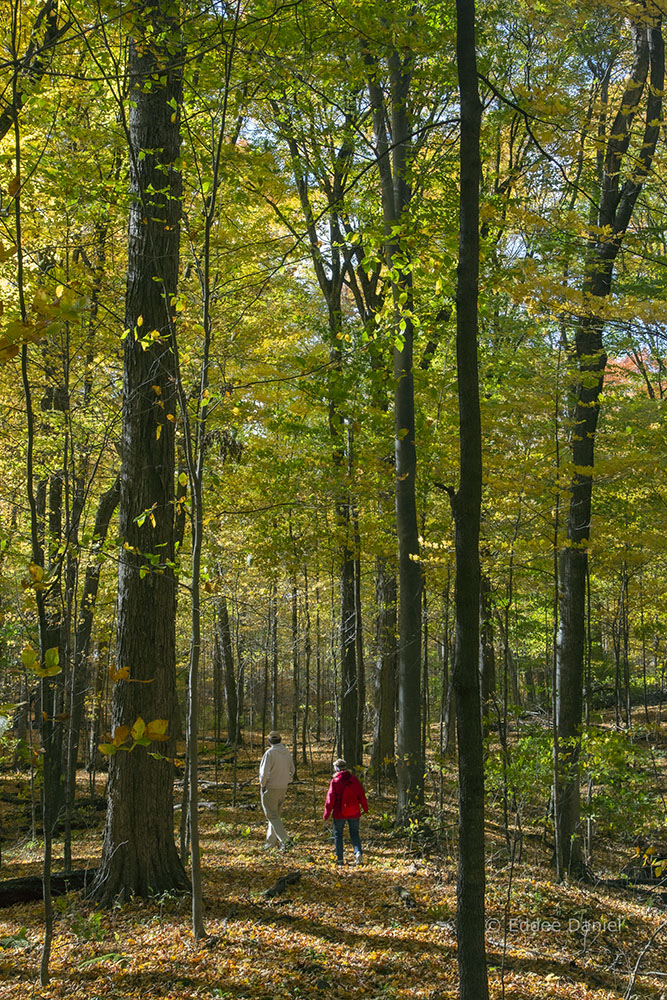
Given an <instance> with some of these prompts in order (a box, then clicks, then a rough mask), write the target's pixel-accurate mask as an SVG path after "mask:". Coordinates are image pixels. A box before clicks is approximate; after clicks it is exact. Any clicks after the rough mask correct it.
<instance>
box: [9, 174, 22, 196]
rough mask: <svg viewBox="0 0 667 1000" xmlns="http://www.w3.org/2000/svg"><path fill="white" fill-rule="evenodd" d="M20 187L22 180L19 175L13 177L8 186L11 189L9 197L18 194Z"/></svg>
mask: <svg viewBox="0 0 667 1000" xmlns="http://www.w3.org/2000/svg"><path fill="white" fill-rule="evenodd" d="M20 187H21V182H20V180H19V179H18V177H12V179H11V180H10V182H9V187H8V188H7V190H8V191H9V197H10V198H13V197H14V195H15V194H18V190H19V188H20Z"/></svg>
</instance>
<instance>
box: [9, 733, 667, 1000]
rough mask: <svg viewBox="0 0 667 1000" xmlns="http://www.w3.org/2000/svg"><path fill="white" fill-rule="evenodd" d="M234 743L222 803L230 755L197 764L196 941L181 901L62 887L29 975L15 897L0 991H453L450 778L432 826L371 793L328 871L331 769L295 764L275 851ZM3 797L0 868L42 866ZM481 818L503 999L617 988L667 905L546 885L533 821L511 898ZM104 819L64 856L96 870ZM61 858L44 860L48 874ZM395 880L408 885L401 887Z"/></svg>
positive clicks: (627, 893)
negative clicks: (395, 826)
mask: <svg viewBox="0 0 667 1000" xmlns="http://www.w3.org/2000/svg"><path fill="white" fill-rule="evenodd" d="M327 753H329V748H327ZM240 756H241V759H240V761H239V767H238V795H237V806H236V808H231V795H232V793H231V767H230V766H229V764H227V765H225V766H224V768H222V767H221V768H220V773H219V774H218V779H219V780H218V784H217V785H215V784H213V783H212V784H208V781H210V780H211V779H212V778H213V777H214V772H213V765H212V764H211V763H210V761H207V760H206V759H205V763H204V768H203V771H202V777H203V778H205V779H207V783H206V785H205V787H204V788H203V790H202V795H201V798H202V800H205V801H206V803H208V806H207V808H205V809H204V810H203V811H202V818H201V825H202V867H203V885H204V898H205V903H206V930H207V933H208V934H209V935H210V936H209V938H208V939H207V940H205V941H203V942H201V943H199V944H196V943H195V942H194V939H193V937H192V932H191V924H190V902H189V899H184V898H178V897H170V896H164V897H162V898H161V899H159V900H155V901H153V902H150V903H144V902H139V901H136V902H132V903H130V904H128V905H124V906H122V907H119V908H116V909H113V910H111V911H99V912H98V911H96V910H95V909H93V908H92V907H91V906H89V905H88V904H86V903H85V902H83V901H82V900H81V898H80V896H79V895H78V894H77V893H72V894H70V895H69V896H66V897H61V898H59V899H57V900H56V901H55V904H56V911H57V923H56V934H55V942H54V948H53V953H52V959H51V975H52V982H51V985H50V986H49V987H48V988H40V987H39V961H40V949H41V933H42V904H41V903H31V904H23V905H16V906H14V907H11V908H7V909H4V910H1V911H0V939H2V940H0V998H2V1000H5V998H7V1000H9V998H12V1000H18V998H28V997H30V998H35V1000H41V998H43V1000H46V998H61V997H73V998H79V997H80V998H84V997H85V998H86V1000H120V998H130V997H141V998H142V1000H177V998H178V1000H190V998H195V997H197V998H230V1000H231V998H235V1000H287V998H290V997H301V998H307V997H364V998H365V1000H391V998H397V1000H398V998H402V997H406V998H410V997H414V998H423V1000H450V998H451V1000H454V998H455V997H456V996H457V988H456V980H457V968H456V945H455V929H454V920H455V914H456V898H455V896H456V860H455V856H454V853H453V841H454V834H455V822H456V812H455V791H454V787H455V786H454V784H453V775H449V776H448V777H447V787H448V789H449V791H448V793H447V795H448V797H447V798H446V800H445V802H444V809H443V815H444V816H445V826H444V829H443V830H442V836H440V837H435V836H433V835H430V836H429V835H425V836H422V834H421V833H420V831H414V832H413V836H411V837H409V836H403V837H400V838H399V837H396V836H395V835H393V831H392V828H391V816H392V809H393V803H392V801H391V800H390V799H382V800H381V799H379V798H378V797H377V796H375V795H373V792H372V788H368V789H367V791H368V798H369V803H370V813H369V816H368V817H365V818H364V819H362V840H363V844H364V849H365V855H364V864H363V865H362V866H361V867H359V868H357V867H355V866H354V865H353V864H352V859H353V855H352V850H351V848H350V845H349V842H348V843H346V852H347V853H346V862H347V864H346V866H345V867H343V868H337V867H336V866H335V865H334V863H333V844H332V839H331V834H330V830H329V825H328V824H327V825H326V826H325V825H324V824H323V823H322V821H321V818H320V817H321V810H322V806H323V801H324V795H325V792H326V787H327V781H328V771H327V763H326V761H325V760H324V757H323V758H322V760H321V764H320V765H318V771H317V774H316V778H315V782H314V783H313V780H312V778H311V777H310V776H309V777H308V778H305V777H304V778H303V779H302V781H301V782H300V783H299V784H298V785H296V786H295V787H294V788H292V789H291V790H290V792H289V796H288V805H287V808H286V810H285V820H286V826H287V829H288V832H289V833H290V835H291V836H292V837H293V838H294V847H293V849H292V850H291V851H289V852H286V853H284V854H281V853H279V852H276V851H267V850H266V849H265V848H264V845H263V840H264V822H263V815H262V813H261V810H260V808H259V802H258V796H257V784H256V781H255V772H256V767H257V761H256V760H255V757H256V756H257V754H253V755H252V756H251V755H250V753H249V752H248V751H247V750H246V751H241V755H240ZM305 774H306V770H305V769H304V775H305ZM0 781H1V786H2V789H3V792H7V793H15V792H16V776H15V775H5V776H3V778H2V779H0ZM82 794H84V795H85V794H86V792H85V791H83V788H82ZM216 796H217V802H216ZM9 808H10V807H8V806H7V804H6V803H3V805H2V809H3V812H4V816H3V821H4V826H5V843H4V851H3V858H2V861H3V865H2V877H3V878H5V879H8V878H13V877H18V876H20V875H26V874H38V873H39V871H40V846H39V845H30V844H28V843H27V842H26V840H25V834H24V839H23V841H22V842H19V845H18V846H17V843H16V842H15V843H9V838H10V836H12V821H11V819H10V818H9ZM14 811H16V810H15V806H14ZM101 815H102V814H101V813H100V814H99V816H101ZM176 815H177V820H178V815H179V814H178V812H177V814H176ZM491 820H492V822H490V824H489V831H488V851H489V865H488V878H487V951H488V961H489V980H490V985H491V995H492V997H494V998H500V997H501V996H502V995H503V989H504V996H505V997H506V998H507V1000H522V998H528V997H530V996H533V995H540V996H541V997H550V998H554V1000H556V998H558V1000H560V998H587V1000H611V998H620V997H623V996H624V994H625V993H626V989H627V987H628V983H629V981H630V978H631V976H632V974H633V969H634V968H635V963H636V962H637V960H638V958H639V956H640V952H641V951H642V948H644V946H645V945H646V944H647V941H648V939H649V938H650V936H651V934H652V933H653V932H654V931H656V930H657V928H658V927H659V926H660V924H661V923H662V922H663V921H664V920H665V918H666V917H667V914H666V913H665V909H664V902H662V904H661V905H662V910H661V909H659V908H657V907H656V903H655V899H657V897H654V899H653V900H652V899H648V900H647V898H646V897H645V896H643V895H642V894H641V893H640V892H638V891H634V890H631V889H612V888H606V887H602V886H597V887H595V886H588V885H587V886H583V885H578V884H567V883H564V884H562V885H556V884H554V882H553V871H552V869H551V866H550V861H549V858H550V848H549V847H548V846H547V845H545V844H544V843H543V842H542V839H541V836H540V833H541V831H538V830H537V829H535V831H532V829H531V830H528V829H525V830H524V844H523V855H522V860H521V862H520V863H519V864H517V865H515V867H514V870H513V872H512V873H511V893H510V901H509V904H508V885H509V883H510V865H509V863H508V860H507V851H506V849H505V847H504V843H505V842H504V835H503V832H502V829H501V827H500V826H499V825H495V823H496V822H497V817H496V816H492V817H491ZM100 829H101V820H99V825H98V828H97V829H96V830H95V831H94V832H92V831H87V832H86V833H85V834H79V835H78V837H77V839H76V840H75V843H74V846H73V853H74V857H75V858H76V860H75V862H74V867H86V866H90V867H91V868H92V867H94V866H95V864H96V861H97V858H98V856H99V849H100V836H101V833H100ZM59 848H60V845H59V844H57V845H56V857H58V854H57V851H58V849H59ZM626 857H627V852H626V854H625V855H622V854H621V853H620V852H619V854H618V857H613V856H612V855H611V854H610V855H609V858H608V861H609V871H611V872H613V871H614V869H615V870H616V872H618V870H619V869H620V867H621V865H622V863H623V859H624V858H626ZM61 867H62V865H59V864H58V861H56V862H55V863H54V870H55V871H58V870H60V869H61ZM297 870H298V871H300V872H301V877H300V879H299V881H297V882H295V883H294V884H292V885H289V886H288V887H287V889H286V890H285V892H284V893H282V894H280V895H276V896H275V897H273V898H268V897H266V896H265V895H264V893H265V890H267V889H269V888H271V887H272V886H273V885H274V884H275V882H276V880H277V878H278V877H279V876H280V875H285V874H287V873H289V872H294V871H297ZM398 887H401V888H403V889H405V890H407V893H404V894H400V895H399V893H398V891H397V888H398ZM401 896H403V899H402V898H401ZM409 897H411V899H410V898H409ZM412 901H414V904H415V905H412ZM503 928H506V932H505V933H504V931H503ZM26 940H27V944H26ZM666 973H667V928H666V929H665V930H664V931H663V932H661V933H660V934H659V935H658V936H657V937H656V940H655V941H654V942H653V944H652V945H651V947H650V949H649V950H648V951H647V953H646V955H645V956H644V957H643V959H642V962H641V967H640V968H639V969H638V974H637V978H636V983H635V986H634V988H633V993H632V995H633V996H635V997H638V998H644V997H646V998H648V997H651V998H655V1000H657V998H659V997H663V998H664V997H665V996H667V993H664V992H661V990H667V976H666Z"/></svg>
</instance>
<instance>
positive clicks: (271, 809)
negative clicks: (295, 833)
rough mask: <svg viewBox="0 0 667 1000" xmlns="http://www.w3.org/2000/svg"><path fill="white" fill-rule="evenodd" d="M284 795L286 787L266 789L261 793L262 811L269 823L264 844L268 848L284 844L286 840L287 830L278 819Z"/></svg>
mask: <svg viewBox="0 0 667 1000" xmlns="http://www.w3.org/2000/svg"><path fill="white" fill-rule="evenodd" d="M286 794H287V786H285V787H284V788H282V787H278V788H266V789H265V790H264V791H263V792H262V809H263V810H264V815H265V816H266V818H267V820H268V821H269V825H268V827H267V829H266V843H267V845H268V846H269V847H275V846H276V844H284V843H285V841H286V840H287V830H286V829H285V827H284V826H283V821H282V819H281V818H280V810H281V809H282V807H283V802H284V801H285V795H286Z"/></svg>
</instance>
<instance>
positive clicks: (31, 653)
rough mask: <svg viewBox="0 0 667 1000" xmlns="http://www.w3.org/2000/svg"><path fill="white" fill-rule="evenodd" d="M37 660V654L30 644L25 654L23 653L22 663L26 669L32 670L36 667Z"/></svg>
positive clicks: (24, 651)
mask: <svg viewBox="0 0 667 1000" xmlns="http://www.w3.org/2000/svg"><path fill="white" fill-rule="evenodd" d="M36 660H37V652H36V651H35V650H34V649H33V648H32V646H31V645H30V643H28V644H27V646H25V647H24V649H23V652H22V653H21V662H22V663H23V666H24V667H27V668H28V669H29V670H32V669H33V668H34V666H35V661H36Z"/></svg>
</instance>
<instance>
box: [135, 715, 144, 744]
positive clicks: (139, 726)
mask: <svg viewBox="0 0 667 1000" xmlns="http://www.w3.org/2000/svg"><path fill="white" fill-rule="evenodd" d="M145 731H146V723H145V722H144V720H143V719H142V718H141V716H139V718H138V719H137V721H136V722H135V723H134V725H133V726H132V739H133V740H134V742H135V743H136V742H138V740H140V739H141V737H142V736H143V735H144V733H145Z"/></svg>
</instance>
